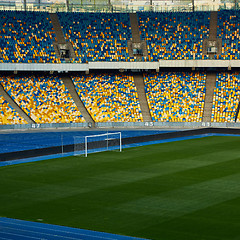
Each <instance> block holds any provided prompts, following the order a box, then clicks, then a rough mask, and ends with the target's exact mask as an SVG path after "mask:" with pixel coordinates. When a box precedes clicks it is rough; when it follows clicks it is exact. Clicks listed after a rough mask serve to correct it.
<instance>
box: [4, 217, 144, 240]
mask: <svg viewBox="0 0 240 240" xmlns="http://www.w3.org/2000/svg"><path fill="white" fill-rule="evenodd" d="M0 239H1V240H10V239H11V240H104V239H106V240H143V239H142V238H135V237H127V236H121V235H117V234H110V233H104V232H96V231H90V230H83V229H78V228H70V227H63V226H57V225H51V224H44V223H37V222H28V221H22V220H16V219H10V218H0Z"/></svg>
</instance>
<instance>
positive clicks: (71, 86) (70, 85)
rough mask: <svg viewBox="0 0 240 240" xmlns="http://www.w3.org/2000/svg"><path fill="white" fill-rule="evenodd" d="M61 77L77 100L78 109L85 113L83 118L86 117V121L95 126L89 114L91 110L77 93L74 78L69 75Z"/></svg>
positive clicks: (74, 99) (73, 97) (75, 100)
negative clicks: (88, 109)
mask: <svg viewBox="0 0 240 240" xmlns="http://www.w3.org/2000/svg"><path fill="white" fill-rule="evenodd" d="M61 79H62V81H63V83H64V85H65V87H66V88H67V89H68V91H69V93H70V94H71V96H72V99H73V101H74V102H75V104H76V106H77V108H78V110H79V111H80V113H81V114H82V115H83V118H84V119H85V121H86V122H87V123H91V127H94V126H95V123H94V121H93V119H92V117H91V115H90V114H89V112H88V111H87V109H86V108H85V106H84V104H83V102H82V100H81V98H80V97H79V95H78V94H77V92H76V89H75V86H74V84H73V81H72V79H71V78H70V77H69V76H67V75H65V76H63V77H62V78H61Z"/></svg>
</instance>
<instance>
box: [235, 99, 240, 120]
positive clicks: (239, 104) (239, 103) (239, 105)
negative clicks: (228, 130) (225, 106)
mask: <svg viewBox="0 0 240 240" xmlns="http://www.w3.org/2000/svg"><path fill="white" fill-rule="evenodd" d="M239 110H240V101H239V102H238V106H237V111H236V114H235V122H237V119H238V114H239Z"/></svg>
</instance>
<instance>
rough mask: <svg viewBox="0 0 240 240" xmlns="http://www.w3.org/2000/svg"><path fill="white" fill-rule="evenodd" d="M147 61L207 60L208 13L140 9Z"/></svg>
mask: <svg viewBox="0 0 240 240" xmlns="http://www.w3.org/2000/svg"><path fill="white" fill-rule="evenodd" d="M138 18H139V28H140V32H141V38H142V40H146V42H147V48H148V60H149V61H158V60H159V59H164V60H169V59H174V60H182V59H207V58H208V56H207V55H204V54H203V40H204V39H205V38H208V34H209V21H210V13H209V12H188V13H186V12H139V13H138Z"/></svg>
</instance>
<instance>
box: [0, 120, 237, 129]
mask: <svg viewBox="0 0 240 240" xmlns="http://www.w3.org/2000/svg"><path fill="white" fill-rule="evenodd" d="M95 127H96V128H144V129H147V128H189V129H192V128H205V127H214V128H240V123H214V122H199V123H195V122H99V123H95ZM52 128H53V129H57V128H92V124H91V123H46V124H14V125H0V130H21V129H22V130H29V129H52Z"/></svg>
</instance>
